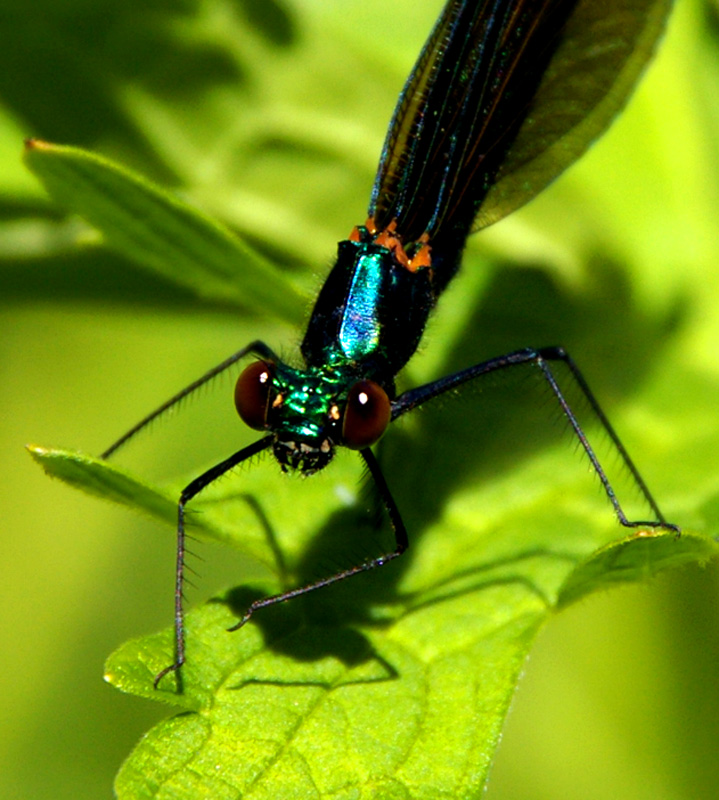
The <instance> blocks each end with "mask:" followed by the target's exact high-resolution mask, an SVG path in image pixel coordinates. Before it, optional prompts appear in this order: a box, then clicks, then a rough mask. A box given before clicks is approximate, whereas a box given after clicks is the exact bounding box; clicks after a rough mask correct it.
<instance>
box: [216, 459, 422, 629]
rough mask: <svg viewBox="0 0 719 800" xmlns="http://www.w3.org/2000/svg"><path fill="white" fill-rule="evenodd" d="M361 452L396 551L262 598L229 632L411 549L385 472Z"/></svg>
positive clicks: (375, 461) (250, 607)
mask: <svg viewBox="0 0 719 800" xmlns="http://www.w3.org/2000/svg"><path fill="white" fill-rule="evenodd" d="M359 452H360V455H361V456H362V458H363V459H364V461H365V464H366V465H367V468H368V469H369V471H370V475H371V476H372V480H373V481H374V482H375V485H376V487H377V490H378V492H379V495H380V498H381V499H382V503H383V505H384V507H385V509H386V510H387V514H388V516H389V519H390V523H391V525H392V530H393V531H394V539H395V549H394V550H392V551H391V552H389V553H384V554H383V555H381V556H378V557H377V558H372V559H369V560H368V561H363V562H362V563H361V564H357V565H356V566H354V567H349V568H348V569H343V570H340V571H339V572H336V573H334V575H329V576H328V577H326V578H320V579H319V580H316V581H313V582H312V583H308V584H306V585H305V586H299V587H297V588H296V589H290V590H289V591H287V592H282V593H280V594H273V595H270V596H269V597H261V598H259V599H258V600H255V601H254V602H253V603H252V604H251V605H250V606H249V608H248V609H247V611H246V612H245V613H244V615H243V617H242V619H241V620H240V621H239V622H238V623H237V624H236V625H233V626H232V627H231V628H228V630H230V631H236V630H237V629H238V628H241V627H242V626H243V625H244V624H245V623H246V622H247V621H248V620H249V619H250V617H252V615H253V614H254V613H255V611H257V610H258V609H260V608H265V607H266V606H272V605H275V603H283V602H284V601H285V600H291V599H292V598H293V597H299V596H300V595H303V594H307V593H308V592H313V591H314V590H315V589H321V588H322V587H324V586H330V585H331V584H333V583H337V582H338V581H343V580H344V579H345V578H350V577H351V576H352V575H357V574H359V573H360V572H367V571H368V570H372V569H376V568H377V567H382V566H384V565H385V564H387V563H388V562H390V561H393V560H394V559H395V558H398V557H399V556H401V555H402V553H404V551H405V550H406V549H407V547H408V546H409V540H408V538H407V529H406V528H405V526H404V522H403V521H402V516H401V515H400V513H399V509H398V508H397V504H396V503H395V501H394V498H393V497H392V493H391V492H390V490H389V486H387V481H386V480H385V478H384V475H383V474H382V469H381V467H380V465H379V463H378V462H377V459H376V458H375V456H374V454H373V453H372V451H371V450H370V448H369V447H366V448H365V449H364V450H360V451H359Z"/></svg>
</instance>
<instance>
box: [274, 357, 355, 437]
mask: <svg viewBox="0 0 719 800" xmlns="http://www.w3.org/2000/svg"><path fill="white" fill-rule="evenodd" d="M354 380H355V377H354V374H353V373H352V372H351V371H350V370H349V369H348V368H345V369H342V368H339V369H327V368H325V369H317V368H309V369H306V370H300V369H294V368H293V367H289V366H287V365H286V364H278V365H277V371H276V374H275V379H274V387H273V388H274V390H275V397H274V402H273V405H272V409H271V413H270V427H271V429H272V431H273V432H274V433H275V434H276V435H277V436H278V438H280V439H281V440H285V441H287V440H291V439H292V440H294V439H297V440H299V441H301V442H306V443H308V444H318V443H320V442H321V441H322V440H324V439H326V438H327V437H329V438H330V439H331V440H332V441H333V443H336V442H337V438H338V432H339V428H338V427H337V425H338V423H339V419H338V416H337V409H338V406H341V404H342V403H343V402H344V399H345V398H346V396H347V391H348V389H349V387H350V385H351V383H352V382H353V381H354Z"/></svg>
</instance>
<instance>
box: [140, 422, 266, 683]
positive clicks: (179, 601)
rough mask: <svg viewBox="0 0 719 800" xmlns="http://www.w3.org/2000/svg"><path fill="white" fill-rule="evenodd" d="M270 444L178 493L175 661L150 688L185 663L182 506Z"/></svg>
mask: <svg viewBox="0 0 719 800" xmlns="http://www.w3.org/2000/svg"><path fill="white" fill-rule="evenodd" d="M271 444H272V437H271V436H267V437H265V438H264V439H259V440H258V441H256V442H254V443H253V444H251V445H248V446H247V447H243V448H242V450H238V451H237V452H236V453H234V454H233V455H231V456H230V457H229V458H226V459H225V460H224V461H221V462H220V463H219V464H216V465H215V466H214V467H211V468H210V469H208V470H207V471H206V472H203V473H202V475H200V476H199V477H197V478H195V480H193V481H192V482H191V483H189V484H188V485H187V486H186V487H185V488H184V489H183V490H182V493H181V494H180V500H179V502H178V504H177V557H176V561H175V660H174V661H173V663H172V664H170V665H169V666H167V667H165V669H163V670H162V671H161V672H159V673H158V674H157V675H156V676H155V680H154V681H153V686H154V687H155V689H157V686H158V684H159V683H160V681H161V680H162V679H163V678H164V677H165V675H168V674H169V673H171V672H177V670H179V669H180V667H181V666H182V665H183V664H184V663H185V615H184V611H183V587H184V580H185V578H184V573H185V506H186V505H187V503H189V502H190V500H192V498H193V497H195V496H196V495H197V494H199V493H200V492H201V491H202V490H203V489H204V488H205V487H207V486H209V485H210V484H211V483H213V482H214V481H216V480H217V479H218V478H219V477H221V476H222V475H224V474H225V473H226V472H229V470H231V469H232V468H233V467H235V466H237V465H238V464H241V463H242V462H243V461H246V460H247V459H248V458H251V457H252V456H254V455H256V454H257V453H261V452H262V451H263V450H265V449H266V448H267V447H269V446H270V445H271Z"/></svg>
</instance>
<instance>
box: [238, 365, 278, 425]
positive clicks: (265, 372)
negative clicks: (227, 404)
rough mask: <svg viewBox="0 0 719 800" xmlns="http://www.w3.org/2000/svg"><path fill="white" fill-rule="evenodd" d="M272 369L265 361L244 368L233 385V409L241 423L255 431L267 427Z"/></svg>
mask: <svg viewBox="0 0 719 800" xmlns="http://www.w3.org/2000/svg"><path fill="white" fill-rule="evenodd" d="M273 375H274V369H273V367H272V365H271V364H268V363H267V362H266V361H255V362H254V363H253V364H250V365H249V366H247V367H245V369H243V370H242V373H241V374H240V377H239V378H238V379H237V383H236V384H235V408H236V409H237V413H238V414H239V415H240V417H241V419H242V421H243V422H244V423H245V424H246V425H249V426H250V428H254V429H255V430H257V431H261V430H264V429H265V427H266V425H267V409H268V407H269V404H270V393H271V391H272V378H273Z"/></svg>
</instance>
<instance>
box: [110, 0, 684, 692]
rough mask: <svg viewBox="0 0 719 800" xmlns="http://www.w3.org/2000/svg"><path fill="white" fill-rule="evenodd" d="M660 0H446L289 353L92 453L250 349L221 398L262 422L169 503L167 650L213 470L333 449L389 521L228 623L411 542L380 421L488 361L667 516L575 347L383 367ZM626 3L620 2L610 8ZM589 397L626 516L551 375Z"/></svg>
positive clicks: (606, 100)
mask: <svg viewBox="0 0 719 800" xmlns="http://www.w3.org/2000/svg"><path fill="white" fill-rule="evenodd" d="M669 4H670V3H669V0H634V2H633V3H632V4H630V5H631V8H628V7H625V6H623V7H622V9H620V10H619V11H617V10H616V9H617V4H615V3H611V2H607V0H449V2H447V3H446V5H445V6H444V8H443V10H442V12H441V14H440V16H439V18H438V20H437V22H436V23H435V25H434V28H433V29H432V31H431V33H430V35H429V38H428V39H427V42H426V43H425V45H424V48H423V49H422V51H421V52H420V55H419V57H418V59H417V62H416V64H415V66H414V69H413V70H412V72H411V74H410V76H409V78H408V79H407V82H406V84H405V86H404V89H403V90H402V92H401V94H400V96H399V101H398V103H397V106H396V109H395V112H394V115H393V118H392V120H391V123H390V126H389V130H388V133H387V136H386V139H385V142H384V146H383V148H382V155H381V160H380V163H379V168H378V170H377V175H376V179H375V182H374V186H373V188H372V193H371V196H370V201H369V207H368V212H367V220H366V221H365V222H364V223H363V224H360V225H357V226H356V227H355V228H354V229H353V230H352V231H351V233H350V235H349V237H348V238H347V239H344V240H342V241H340V242H339V244H338V248H337V257H336V261H335V263H334V265H333V266H332V268H331V270H330V272H329V275H328V277H327V279H326V280H325V282H324V284H323V286H322V288H321V290H320V292H319V295H318V297H317V300H316V302H315V305H314V310H313V311H312V314H311V317H310V320H309V323H308V325H307V329H306V332H305V335H304V338H303V339H302V343H301V345H300V353H301V356H302V361H303V366H301V367H300V368H297V367H294V366H290V365H289V364H288V363H286V362H284V361H283V360H282V359H280V358H279V357H278V356H277V354H276V353H275V352H274V351H273V350H272V349H271V348H270V347H269V346H268V345H267V344H265V343H264V342H262V341H254V342H251V343H250V344H248V345H247V346H245V347H243V348H242V349H241V350H239V351H237V352H236V353H234V354H233V355H231V356H230V357H229V358H227V359H225V360H224V361H223V362H222V363H220V364H218V365H217V366H216V367H214V368H213V369H211V370H210V371H208V372H207V373H206V374H204V375H203V376H202V377H200V378H199V379H198V380H196V381H194V382H193V383H192V384H190V385H189V386H187V387H186V388H185V389H183V390H182V391H180V392H178V393H177V394H176V395H174V396H173V397H172V398H170V399H169V400H168V401H167V402H165V403H164V404H163V405H161V406H160V407H159V408H158V409H156V410H155V411H153V412H152V413H151V414H149V415H148V416H147V417H145V418H144V419H143V420H141V421H140V422H139V423H138V424H137V425H135V426H134V427H133V428H132V429H131V430H130V431H128V432H127V433H126V434H125V435H124V436H123V437H121V438H120V439H119V440H118V441H117V442H115V443H114V444H113V445H112V446H111V447H109V448H108V449H107V450H106V451H105V452H104V453H103V455H102V457H103V458H109V457H110V456H111V455H112V454H113V453H114V452H115V451H116V450H118V449H119V448H120V447H121V446H122V445H124V444H125V443H126V442H127V441H128V440H129V439H131V438H132V437H134V436H135V435H136V434H137V433H138V432H139V431H140V430H141V429H143V428H144V427H145V426H146V425H148V424H149V423H150V422H152V420H154V419H155V418H156V417H158V416H159V415H161V414H163V413H165V412H166V411H168V410H169V409H170V408H172V407H173V406H175V405H176V404H177V403H179V402H180V401H182V400H183V399H184V398H186V397H187V396H188V395H190V394H192V393H193V392H195V391H196V390H197V389H199V388H200V387H201V386H202V385H204V384H206V383H207V382H208V381H210V380H212V379H213V378H214V377H216V376H217V375H218V374H220V373H222V372H224V371H225V370H227V369H229V368H230V367H232V366H233V365H235V364H236V363H237V362H239V361H241V360H242V359H245V358H246V357H248V356H252V357H253V360H252V361H251V362H250V363H249V364H248V365H247V366H245V367H244V369H243V370H242V372H241V374H240V375H239V378H238V379H237V382H236V385H235V390H234V400H235V406H236V409H237V412H238V414H239V416H240V418H241V419H242V420H243V422H244V423H245V424H246V425H248V426H249V427H250V428H252V429H254V430H256V431H259V432H260V433H261V436H260V438H258V439H257V440H256V441H255V442H253V443H252V444H250V445H248V446H245V447H242V448H241V449H240V450H238V451H237V452H235V453H233V454H232V455H230V456H229V457H227V458H225V459H224V460H223V461H221V462H220V463H218V464H216V465H215V466H213V467H211V468H210V469H207V470H206V471H205V472H203V473H202V474H201V475H199V476H198V477H197V478H195V479H194V480H193V481H191V482H190V483H189V484H188V485H187V486H186V487H185V488H184V489H183V490H182V492H181V494H180V497H179V501H178V506H177V551H176V568H175V594H174V612H175V614H174V620H175V630H174V648H175V656H174V661H173V662H172V663H171V664H170V665H169V666H167V667H166V668H165V669H163V670H162V671H161V672H160V673H159V674H158V675H157V676H156V677H155V679H154V686H155V688H157V687H158V685H159V683H160V681H161V680H162V679H163V678H165V677H166V676H167V675H169V674H171V673H176V674H177V677H178V680H179V672H178V671H179V670H180V668H181V667H182V665H183V663H184V662H185V626H184V609H183V585H184V580H185V556H186V514H187V506H188V504H189V503H190V502H191V501H192V500H193V499H194V498H195V497H197V495H198V494H200V493H201V492H202V491H203V489H205V488H206V487H208V486H209V485H210V484H212V483H213V482H214V481H216V480H217V479H218V478H220V477H221V476H223V475H225V473H227V472H229V471H230V470H232V469H233V468H234V467H236V466H237V465H239V464H241V463H242V462H245V461H247V460H248V459H251V458H252V457H253V456H256V455H258V454H260V453H263V452H264V451H271V452H272V454H273V455H274V457H275V459H276V460H277V462H278V464H279V466H280V468H281V470H282V471H284V472H288V471H289V472H299V473H301V474H303V475H305V476H309V475H312V474H313V473H316V472H319V471H320V470H323V469H325V468H326V467H327V466H328V465H329V464H330V462H331V461H332V459H333V456H334V454H335V452H336V450H337V448H338V447H346V448H349V449H350V450H355V451H357V453H358V454H359V457H360V458H361V459H362V461H363V462H364V465H365V466H366V468H367V470H368V472H369V476H370V477H371V480H372V482H373V483H374V485H375V487H376V489H377V493H378V496H379V498H380V500H381V504H382V506H383V507H384V509H385V511H386V514H387V516H388V518H389V522H390V524H391V528H392V530H393V533H394V549H392V550H390V551H389V552H386V553H384V554H382V555H380V556H378V557H373V558H367V559H366V560H364V561H362V562H361V563H359V564H356V565H354V566H351V567H349V568H345V569H341V570H339V571H337V572H335V573H333V574H331V575H328V576H326V577H324V578H321V579H319V580H315V581H312V582H310V583H306V584H305V585H301V586H298V587H297V588H293V589H290V590H288V591H283V592H281V593H278V594H274V595H271V596H267V597H263V598H260V599H257V600H255V601H254V602H252V603H251V605H249V607H248V608H247V610H246V612H245V613H244V615H243V616H242V618H241V619H240V620H239V622H237V624H236V625H234V626H233V627H232V628H230V629H229V630H237V629H239V628H241V627H242V626H243V625H245V624H246V623H247V622H248V620H250V619H251V617H252V616H253V615H254V614H255V613H256V612H257V611H259V610H260V609H263V608H266V607H267V606H271V605H274V604H276V603H281V602H284V601H286V600H290V599H292V598H295V597H298V596H299V595H303V594H306V593H308V592H312V591H315V590H317V589H320V588H323V587H328V586H330V585H331V584H334V583H337V582H338V581H343V580H346V579H348V578H350V577H352V576H355V575H358V574H360V573H365V572H368V571H370V570H374V569H377V568H379V567H382V566H383V565H385V564H388V563H390V562H392V561H394V560H395V559H397V558H399V557H400V556H401V555H402V554H403V553H404V552H405V551H406V550H407V548H408V546H409V535H408V531H407V529H406V527H405V523H404V521H403V518H402V514H401V511H400V509H399V507H398V505H397V503H396V502H395V499H394V497H393V495H392V492H391V490H390V487H389V485H388V483H387V481H386V479H385V477H384V474H383V472H382V469H381V466H380V463H379V461H378V458H377V456H376V455H375V454H374V453H373V450H372V447H373V445H375V444H376V443H377V442H378V441H379V440H380V439H381V437H382V436H383V435H384V433H385V432H386V431H387V429H388V428H389V426H390V424H391V423H392V422H394V421H395V420H397V419H399V418H400V417H402V416H404V415H405V414H407V413H408V412H410V411H412V410H413V409H416V408H418V407H419V406H422V405H423V404H425V403H427V402H429V401H431V400H432V399H434V398H436V397H438V396H440V395H443V394H446V393H447V392H450V391H452V390H455V389H457V388H458V387H460V386H462V385H463V384H467V383H469V382H471V381H477V380H479V379H480V378H483V377H484V376H487V375H489V374H491V373H498V372H501V371H507V370H516V369H517V368H519V367H522V366H524V367H531V368H534V369H535V370H538V371H539V374H540V376H541V377H542V378H543V380H544V381H546V384H547V385H548V387H549V389H550V391H551V396H553V398H554V399H555V400H556V403H557V404H558V406H559V408H560V409H561V413H562V414H563V415H564V417H565V418H566V420H567V421H568V423H569V427H570V430H571V431H572V432H573V434H574V436H576V439H577V441H578V442H579V444H580V446H581V449H582V450H583V451H584V453H585V454H586V457H587V458H588V459H589V462H590V464H591V467H592V468H593V470H594V472H595V473H596V475H597V476H598V478H599V481H600V482H601V485H602V487H603V490H604V492H605V493H606V496H607V498H608V500H609V502H610V504H611V506H612V507H613V510H614V513H615V514H616V517H617V519H618V521H619V523H620V524H621V525H622V526H625V527H627V528H636V527H645V526H653V527H660V528H664V529H670V530H675V531H678V530H679V529H678V528H677V527H676V526H675V525H673V524H671V523H669V522H667V520H666V518H665V517H664V515H663V514H662V512H661V511H660V509H659V507H658V505H657V503H656V502H655V500H654V498H653V496H652V494H651V493H650V491H649V489H648V488H647V485H646V484H645V482H644V480H643V478H642V476H641V475H640V473H639V470H638V469H637V467H636V466H635V464H634V462H633V461H632V459H631V458H630V456H629V453H628V452H627V450H626V448H625V447H624V445H623V444H622V442H621V440H620V438H619V436H618V435H617V433H616V431H615V429H614V428H613V427H612V425H611V423H610V421H609V419H608V418H607V416H606V414H605V413H604V411H603V410H602V408H601V406H600V405H599V402H598V401H597V399H596V397H595V395H594V394H593V392H592V391H591V389H590V387H589V385H588V383H587V381H586V380H585V378H584V377H583V375H582V373H581V372H580V370H579V368H578V367H577V365H576V364H575V362H574V360H573V359H572V358H571V357H570V356H569V354H568V353H567V351H566V350H565V349H564V348H562V347H543V348H532V347H528V348H525V349H522V350H517V351H515V352H512V353H508V354H505V355H501V356H498V357H495V358H491V359H489V360H485V361H482V362H480V363H477V364H474V365H471V366H468V367H467V368H466V369H463V370H461V371H459V372H456V373H454V374H452V375H447V376H444V377H441V378H439V379H437V380H434V381H432V382H430V383H426V384H424V385H422V386H418V387H415V388H412V389H409V390H408V391H404V392H402V393H398V392H397V390H396V386H395V378H396V376H397V375H398V373H399V372H400V371H401V370H402V368H403V367H404V366H405V364H406V363H407V362H408V361H409V359H410V358H411V357H412V355H413V353H414V352H415V351H416V349H417V347H418V344H419V342H420V339H421V338H422V335H423V332H424V329H425V326H426V324H427V320H428V317H429V315H430V313H431V312H432V311H433V309H434V308H435V305H436V304H437V301H438V299H439V297H440V295H441V294H442V292H443V291H444V289H445V288H446V287H447V285H448V283H449V282H450V281H451V279H452V277H453V276H454V275H455V273H456V272H457V270H458V268H459V266H460V262H461V260H462V252H463V249H464V245H465V241H466V239H467V237H468V235H469V234H470V233H471V232H473V231H475V230H478V229H480V228H485V227H487V226H488V225H489V224H491V223H493V222H495V221H497V220H498V219H500V218H501V217H503V216H505V215H507V214H508V213H510V212H511V211H513V210H514V209H516V208H518V207H519V206H521V205H522V204H524V203H526V202H527V201H528V200H530V199H531V198H532V197H534V196H535V195H536V194H538V193H539V192H540V191H541V190H542V189H543V188H544V187H545V186H546V185H547V184H548V183H549V182H550V181H551V180H553V179H554V178H555V177H556V176H557V175H558V174H559V173H560V172H561V171H563V170H564V169H565V168H566V167H567V166H568V165H569V164H571V163H572V162H573V161H574V160H575V159H576V158H578V157H579V155H581V154H582V152H583V151H584V150H585V149H586V148H587V147H588V146H589V144H590V143H591V141H592V140H593V139H595V138H596V137H597V136H598V135H599V134H600V133H601V132H602V131H603V130H604V129H605V128H606V127H607V126H608V125H609V123H610V122H611V120H612V119H613V117H614V116H615V115H616V113H617V112H618V111H619V109H620V107H621V106H622V104H623V103H624V102H625V100H626V97H627V95H628V94H629V92H630V91H631V89H632V87H633V85H634V83H636V80H637V79H638V77H639V74H640V72H641V69H642V67H643V65H644V63H645V62H646V61H647V60H648V58H649V56H650V54H651V48H652V44H653V42H654V41H655V40H656V38H657V37H658V36H659V34H660V32H661V27H662V24H663V19H664V17H665V16H666V13H667V12H668V8H669ZM625 5H626V4H625ZM560 365H561V366H562V369H563V370H565V371H566V372H567V375H568V376H569V378H570V379H571V380H572V381H573V382H574V384H575V385H576V386H577V387H578V388H579V390H580V391H581V393H582V394H583V395H584V397H585V398H586V401H587V403H588V406H589V409H590V412H591V413H592V414H593V415H594V417H596V420H597V421H598V422H599V424H600V425H601V427H602V428H603V429H604V431H605V432H606V434H607V435H608V437H609V440H610V441H611V443H612V445H613V447H614V448H615V449H616V451H617V452H618V454H619V456H620V458H621V460H622V461H623V463H624V465H625V467H626V469H627V471H628V474H629V475H630V476H631V479H632V480H633V482H634V483H635V484H636V486H637V487H638V489H639V492H640V493H641V495H642V496H643V498H644V500H645V501H646V504H647V506H648V508H649V509H651V517H650V518H649V519H645V520H634V519H629V518H628V517H627V515H626V514H625V512H624V510H623V508H622V505H621V504H620V502H619V500H618V498H617V496H616V494H615V491H614V488H613V486H612V484H611V483H610V481H609V479H608V477H607V474H606V472H605V470H604V469H603V467H602V465H601V463H600V461H599V458H598V457H597V455H596V453H595V450H594V448H593V447H592V444H591V443H590V441H589V439H588V437H587V435H586V434H585V431H584V429H583V428H582V426H581V425H580V423H579V421H578V419H577V416H576V415H575V413H574V412H573V410H572V408H571V407H570V404H569V402H568V400H567V397H566V395H565V392H564V391H563V389H562V387H561V386H560V382H559V380H558V378H557V367H558V366H560Z"/></svg>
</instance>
